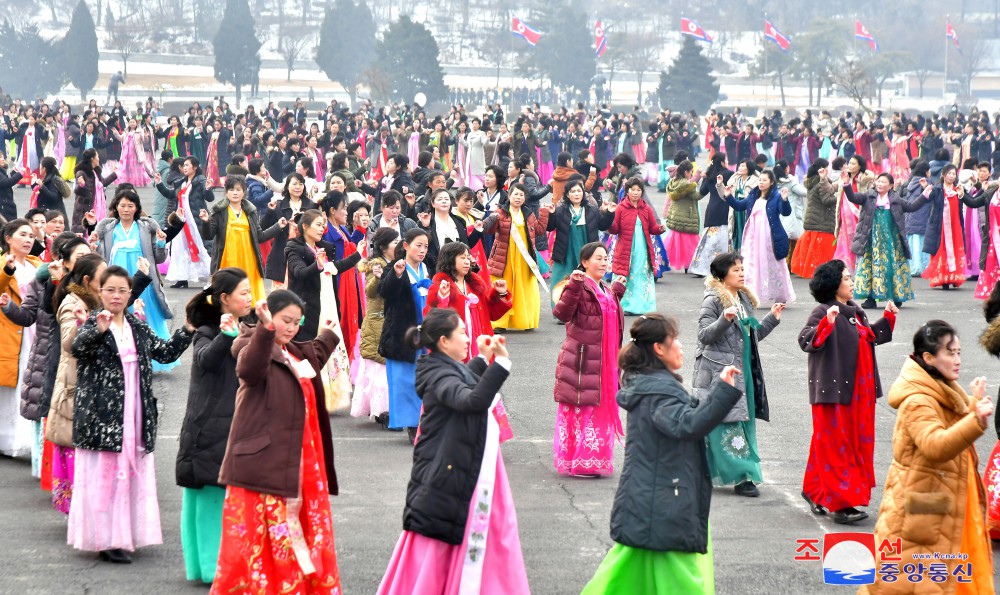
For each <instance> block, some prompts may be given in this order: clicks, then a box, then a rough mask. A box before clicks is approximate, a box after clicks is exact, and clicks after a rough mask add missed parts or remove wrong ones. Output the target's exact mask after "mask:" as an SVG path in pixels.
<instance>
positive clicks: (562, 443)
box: [552, 399, 621, 476]
mask: <svg viewBox="0 0 1000 595" xmlns="http://www.w3.org/2000/svg"><path fill="white" fill-rule="evenodd" d="M616 415H618V404H617V403H615V402H614V400H613V399H612V401H611V402H610V403H608V402H602V403H601V404H600V405H598V406H594V407H576V406H574V405H567V404H565V403H559V406H558V407H557V408H556V427H555V432H554V436H553V440H552V455H553V459H554V463H555V467H556V471H557V472H558V473H559V474H560V475H604V476H610V475H611V474H612V473H614V463H615V420H613V419H612V416H616ZM618 424H619V425H620V424H621V421H619V422H618Z"/></svg>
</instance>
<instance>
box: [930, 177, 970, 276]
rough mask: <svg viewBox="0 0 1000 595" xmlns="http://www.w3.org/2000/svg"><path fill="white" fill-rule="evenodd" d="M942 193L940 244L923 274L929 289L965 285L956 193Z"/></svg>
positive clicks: (951, 190)
mask: <svg viewBox="0 0 1000 595" xmlns="http://www.w3.org/2000/svg"><path fill="white" fill-rule="evenodd" d="M942 189H943V191H944V203H943V204H944V212H943V213H942V215H941V243H940V245H939V246H938V250H937V253H935V254H934V255H932V256H931V262H930V264H929V265H928V266H927V270H926V271H925V272H924V276H925V277H927V278H928V279H930V285H931V287H941V286H942V285H952V286H954V287H959V286H960V285H962V283H965V242H964V241H963V239H962V219H961V217H960V213H959V198H958V191H957V190H955V187H952V188H951V189H950V190H949V189H948V188H945V187H942Z"/></svg>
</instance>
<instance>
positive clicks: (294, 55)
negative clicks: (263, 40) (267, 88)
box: [278, 35, 309, 81]
mask: <svg viewBox="0 0 1000 595" xmlns="http://www.w3.org/2000/svg"><path fill="white" fill-rule="evenodd" d="M308 40H309V36H308V35H302V36H285V37H283V38H282V39H281V41H280V42H279V43H278V53H279V54H281V57H282V58H283V59H284V60H285V66H287V67H288V76H287V77H286V78H285V80H286V81H291V80H292V70H293V69H294V68H295V61H296V60H298V59H299V56H301V55H302V50H304V49H305V47H306V41H308Z"/></svg>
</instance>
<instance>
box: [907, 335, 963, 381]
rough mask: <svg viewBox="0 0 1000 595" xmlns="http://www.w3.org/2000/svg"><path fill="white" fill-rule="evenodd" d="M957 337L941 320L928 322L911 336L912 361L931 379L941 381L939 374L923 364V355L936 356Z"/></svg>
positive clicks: (935, 369) (936, 370)
mask: <svg viewBox="0 0 1000 595" xmlns="http://www.w3.org/2000/svg"><path fill="white" fill-rule="evenodd" d="M956 337H958V331H956V330H955V327H953V326H951V325H950V324H948V323H947V322H945V321H943V320H928V321H927V322H925V323H924V324H923V325H921V327H920V328H919V329H917V332H916V333H915V334H914V335H913V359H914V360H915V361H916V362H917V363H918V364H920V367H921V368H923V369H924V371H926V372H927V373H928V374H930V375H931V376H932V377H934V378H936V379H939V380H942V379H943V378H942V376H941V372H939V371H938V369H937V368H935V367H933V366H929V365H927V364H926V363H925V362H924V358H923V355H924V354H925V353H930V354H931V355H935V354H937V353H938V352H939V351H941V350H942V349H944V348H945V347H947V346H948V344H949V343H951V341H952V339H954V338H956Z"/></svg>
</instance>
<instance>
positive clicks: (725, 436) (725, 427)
mask: <svg viewBox="0 0 1000 595" xmlns="http://www.w3.org/2000/svg"><path fill="white" fill-rule="evenodd" d="M750 411H753V409H752V408H751V409H750ZM756 422H757V420H755V419H753V418H750V420H749V421H737V422H731V423H723V424H719V425H718V426H716V427H715V429H714V430H712V431H711V432H710V433H709V434H708V437H707V438H706V439H705V443H706V445H707V446H708V469H709V471H710V472H711V474H712V481H713V482H714V483H715V485H733V484H737V483H740V482H742V481H745V480H748V479H749V480H750V481H752V482H754V483H760V482H762V481H763V476H762V475H761V471H760V457H759V456H758V455H757V423H756Z"/></svg>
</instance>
